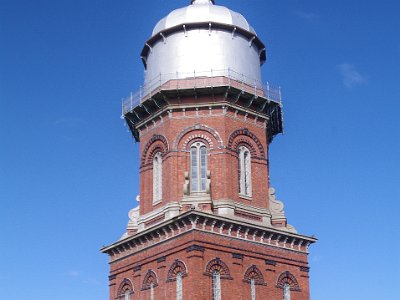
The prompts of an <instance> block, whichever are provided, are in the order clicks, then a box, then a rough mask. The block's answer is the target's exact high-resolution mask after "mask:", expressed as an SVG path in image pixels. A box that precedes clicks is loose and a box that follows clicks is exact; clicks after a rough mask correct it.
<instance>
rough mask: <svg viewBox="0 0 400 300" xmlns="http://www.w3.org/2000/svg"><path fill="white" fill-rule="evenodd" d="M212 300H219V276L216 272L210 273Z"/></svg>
mask: <svg viewBox="0 0 400 300" xmlns="http://www.w3.org/2000/svg"><path fill="white" fill-rule="evenodd" d="M212 299H213V300H221V274H220V273H219V272H218V271H217V270H214V271H213V273H212Z"/></svg>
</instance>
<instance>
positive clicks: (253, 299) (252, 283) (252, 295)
mask: <svg viewBox="0 0 400 300" xmlns="http://www.w3.org/2000/svg"><path fill="white" fill-rule="evenodd" d="M250 299H251V300H256V281H255V280H254V278H252V279H250Z"/></svg>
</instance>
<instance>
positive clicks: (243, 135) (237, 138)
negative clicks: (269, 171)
mask: <svg viewBox="0 0 400 300" xmlns="http://www.w3.org/2000/svg"><path fill="white" fill-rule="evenodd" d="M249 139H250V140H251V141H253V143H255V145H256V147H257V149H255V148H254V147H253V145H252V143H251V142H249ZM241 145H247V146H248V147H249V148H250V149H249V150H250V152H252V154H253V155H255V156H259V157H263V158H265V151H264V147H263V145H262V144H261V142H260V140H259V139H258V137H257V136H256V135H255V134H254V133H252V132H251V131H250V130H249V129H247V128H240V129H237V130H235V131H234V132H232V133H231V134H230V136H229V138H228V148H230V149H232V150H236V149H237V148H238V147H239V146H241Z"/></svg>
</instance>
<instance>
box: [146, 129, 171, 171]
mask: <svg viewBox="0 0 400 300" xmlns="http://www.w3.org/2000/svg"><path fill="white" fill-rule="evenodd" d="M168 151H169V144H168V141H167V139H166V138H165V137H164V136H162V135H153V136H152V137H151V138H150V140H149V141H148V142H147V143H146V146H145V147H144V148H143V153H142V158H141V160H140V164H141V165H144V164H147V163H150V162H151V161H152V159H153V157H154V155H156V154H157V153H158V152H161V153H162V154H163V155H164V154H166V153H167V152H168Z"/></svg>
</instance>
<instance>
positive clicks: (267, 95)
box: [267, 81, 269, 100]
mask: <svg viewBox="0 0 400 300" xmlns="http://www.w3.org/2000/svg"><path fill="white" fill-rule="evenodd" d="M267 99H268V100H269V82H268V81H267Z"/></svg>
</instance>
